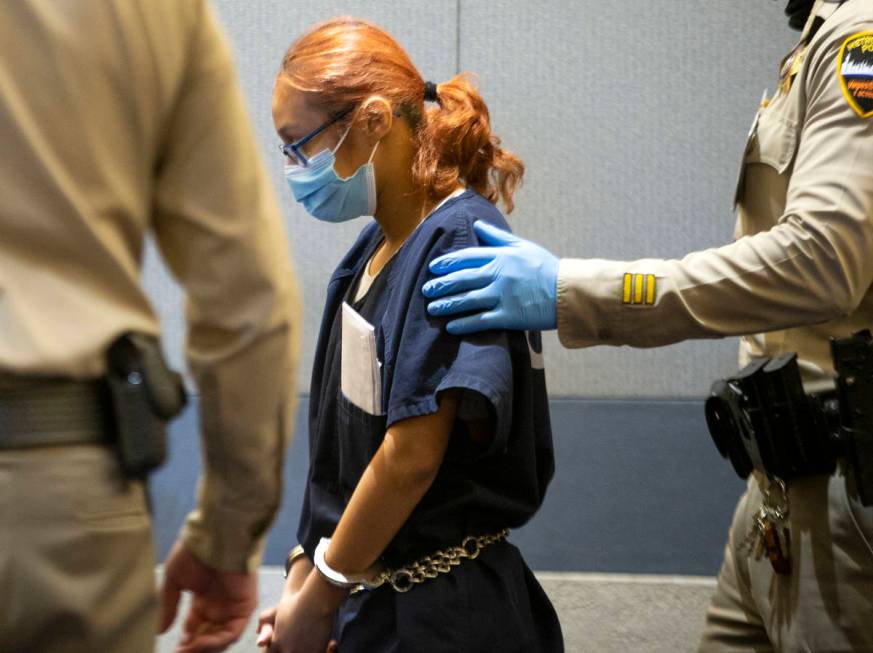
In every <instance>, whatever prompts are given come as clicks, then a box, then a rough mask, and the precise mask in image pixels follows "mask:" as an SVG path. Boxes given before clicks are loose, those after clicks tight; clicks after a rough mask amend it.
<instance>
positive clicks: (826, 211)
mask: <svg viewBox="0 0 873 653" xmlns="http://www.w3.org/2000/svg"><path fill="white" fill-rule="evenodd" d="M863 29H871V27H870V26H860V27H859V28H858V29H856V30H852V31H849V32H846V33H841V34H840V35H839V38H836V37H835V38H834V39H829V40H828V42H827V43H824V44H823V45H822V46H821V47H819V48H818V49H817V51H816V52H813V53H811V55H810V57H811V58H810V59H809V70H808V74H807V75H806V77H805V80H804V86H803V87H802V90H801V92H802V93H804V94H805V107H806V112H805V116H804V118H803V123H802V128H801V130H800V141H799V146H798V150H797V156H796V160H795V164H794V169H793V172H792V174H791V179H790V184H789V187H788V194H787V203H786V209H785V211H784V213H783V215H782V216H781V218H779V220H778V223H777V224H776V225H775V226H774V227H773V228H771V229H769V230H768V231H763V232H760V233H757V234H755V235H753V236H746V237H743V238H740V239H739V240H737V241H736V242H734V243H733V244H730V245H727V246H724V247H720V248H718V249H710V250H707V251H701V252H695V253H693V254H690V255H688V256H686V257H685V258H683V259H682V260H639V261H632V262H628V261H625V262H622V261H603V260H563V261H561V265H560V270H559V278H558V333H559V337H560V340H561V342H562V344H563V345H564V346H566V347H585V346H591V345H597V344H612V345H632V346H638V347H654V346H660V345H665V344H669V343H673V342H677V341H680V340H685V339H688V338H711V337H720V336H729V335H740V334H752V333H761V332H765V331H771V330H776V329H783V328H788V327H792V326H799V325H810V324H815V323H820V322H826V321H829V320H831V319H833V318H836V317H839V316H842V315H846V314H849V313H851V312H852V311H854V310H855V308H856V307H857V306H858V305H859V303H860V302H861V300H862V299H863V298H864V295H865V293H866V292H867V291H868V289H869V288H870V285H871V282H873V165H871V162H873V119H871V118H867V119H864V118H861V117H860V116H859V115H858V114H857V113H856V112H855V111H854V110H853V109H852V108H851V107H850V105H849V104H848V103H847V101H846V98H845V97H844V96H843V93H842V89H841V87H840V82H839V76H838V74H837V57H838V55H839V50H840V46H841V44H842V42H843V40H844V39H845V38H846V37H848V36H850V35H851V34H852V33H854V32H857V31H861V30H863ZM652 282H653V283H652ZM650 283H651V284H652V285H651V287H652V290H651V291H650ZM628 285H629V288H628ZM628 290H629V291H630V292H629V294H628ZM650 292H651V294H650ZM647 299H651V301H647Z"/></svg>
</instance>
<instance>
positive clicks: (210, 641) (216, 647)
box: [161, 542, 258, 653]
mask: <svg viewBox="0 0 873 653" xmlns="http://www.w3.org/2000/svg"><path fill="white" fill-rule="evenodd" d="M183 591H188V592H192V593H193V595H194V596H193V597H192V600H191V608H190V610H189V612H188V617H187V619H186V620H185V625H184V631H183V635H182V638H181V640H180V641H179V643H178V645H177V647H176V653H218V652H219V651H223V650H224V649H226V648H227V647H228V646H230V645H231V644H233V643H234V642H235V641H236V640H238V639H239V637H240V635H241V634H242V632H243V629H244V628H245V625H246V623H247V622H248V620H249V617H250V616H251V614H252V611H253V610H254V609H255V606H256V605H257V600H258V597H257V576H256V575H255V574H253V573H251V574H244V573H239V572H225V571H219V570H217V569H212V568H211V567H207V566H206V565H205V564H203V563H202V562H201V561H200V560H198V559H197V558H196V557H195V556H194V555H193V554H192V553H191V552H190V551H188V549H186V548H185V546H184V545H183V544H182V543H181V542H176V544H175V545H174V546H173V550H172V551H170V555H169V556H168V557H167V561H166V564H165V566H164V586H163V588H162V590H161V604H162V605H161V607H162V616H161V632H162V633H163V632H165V631H166V630H167V629H168V628H169V627H170V626H171V625H172V624H173V621H174V620H175V618H176V608H177V606H178V604H179V596H180V593H181V592H183Z"/></svg>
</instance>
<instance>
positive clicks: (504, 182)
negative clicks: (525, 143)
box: [412, 73, 524, 213]
mask: <svg viewBox="0 0 873 653" xmlns="http://www.w3.org/2000/svg"><path fill="white" fill-rule="evenodd" d="M437 98H438V101H439V106H438V107H434V108H432V109H430V110H428V112H427V119H426V121H425V122H424V124H423V125H422V126H421V128H420V129H419V130H418V132H417V137H418V153H417V155H416V157H415V162H414V163H413V166H412V174H413V176H414V178H415V179H416V180H418V182H419V183H420V184H421V185H422V186H423V187H424V188H425V189H426V190H427V193H428V195H429V196H430V197H431V198H439V197H443V196H445V195H446V194H447V193H449V192H450V191H451V190H452V189H453V188H454V187H455V186H456V185H457V184H458V183H462V184H464V185H465V186H467V187H468V188H473V189H475V190H476V191H477V192H479V193H480V194H481V195H482V196H484V197H486V198H487V199H488V200H490V201H491V202H493V203H495V204H496V203H497V201H498V200H500V201H502V202H503V204H504V206H505V207H506V212H507V213H509V212H511V211H512V209H513V206H514V203H513V201H512V195H513V193H515V190H516V189H517V188H518V186H519V184H521V179H522V176H523V175H524V164H523V163H522V162H521V159H519V158H518V157H517V156H515V155H514V154H512V153H511V152H508V151H507V150H504V149H503V148H501V147H500V139H499V138H498V137H497V136H495V135H494V134H493V133H492V132H491V121H490V118H489V114H488V107H487V106H486V105H485V102H484V101H483V100H482V96H481V95H479V92H478V90H476V87H475V86H474V84H473V83H472V81H471V79H470V76H469V75H466V74H463V73H462V74H461V75H458V76H456V77H454V78H453V79H451V80H450V81H448V82H445V83H444V84H439V85H438V86H437Z"/></svg>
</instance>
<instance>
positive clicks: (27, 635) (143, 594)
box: [0, 446, 157, 653]
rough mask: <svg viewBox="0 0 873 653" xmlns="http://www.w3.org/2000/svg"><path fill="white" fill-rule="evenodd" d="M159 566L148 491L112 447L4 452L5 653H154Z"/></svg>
mask: <svg viewBox="0 0 873 653" xmlns="http://www.w3.org/2000/svg"><path fill="white" fill-rule="evenodd" d="M154 562H155V561H154V550H153V544H152V533H151V524H150V520H149V514H148V510H147V505H146V498H145V492H144V490H143V487H142V485H141V484H140V483H131V482H127V481H125V480H124V478H123V477H122V476H121V474H120V471H119V467H118V463H117V462H116V460H115V458H114V453H113V452H112V451H111V450H109V449H107V448H104V447H99V446H68V447H55V448H42V449H33V450H20V451H0V588H2V589H0V651H3V652H4V653H31V652H34V653H37V652H38V653H68V652H77V653H78V652H83V653H84V652H88V653H97V652H99V653H111V652H114V651H118V652H121V651H124V652H125V653H146V652H147V651H152V650H153V649H154V642H155V632H156V629H157V596H156V592H155V576H154Z"/></svg>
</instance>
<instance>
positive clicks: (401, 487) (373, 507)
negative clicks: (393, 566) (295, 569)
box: [325, 443, 437, 574]
mask: <svg viewBox="0 0 873 653" xmlns="http://www.w3.org/2000/svg"><path fill="white" fill-rule="evenodd" d="M386 444H387V443H386ZM390 449H391V447H390V445H389V446H387V447H386V445H385V444H383V445H382V447H380V448H379V451H378V452H377V453H376V455H375V456H374V457H373V460H372V461H371V462H370V465H369V466H368V467H367V469H366V471H365V472H364V475H363V476H362V477H361V480H360V482H359V483H358V486H357V488H356V489H355V492H354V494H353V495H352V498H351V501H349V505H348V507H347V508H346V510H345V512H344V513H343V517H342V519H341V520H340V522H339V524H338V525H337V529H336V531H335V532H334V535H333V538H332V539H331V544H330V548H329V550H328V552H327V554H326V556H325V561H326V562H327V563H328V565H330V567H331V568H333V569H337V570H340V571H342V572H343V573H351V574H354V573H360V572H363V571H365V570H366V569H368V568H369V567H371V566H372V565H373V563H375V562H376V560H377V559H378V558H379V556H380V555H381V553H382V551H384V550H385V548H386V547H387V546H388V543H389V542H390V541H391V539H392V538H393V537H394V536H395V535H396V534H397V532H398V531H399V530H400V527H401V526H402V525H403V524H404V522H405V521H406V520H407V519H408V518H409V515H410V514H411V513H412V511H413V510H414V509H415V506H416V505H418V502H419V501H421V498H422V497H423V496H424V494H425V492H427V490H428V488H429V487H430V486H431V484H432V483H433V480H434V478H435V477H436V472H437V469H433V470H432V471H431V472H428V473H410V472H409V471H407V470H404V469H403V466H402V465H403V462H402V461H400V460H396V459H395V456H393V455H392V453H391V451H390Z"/></svg>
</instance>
